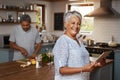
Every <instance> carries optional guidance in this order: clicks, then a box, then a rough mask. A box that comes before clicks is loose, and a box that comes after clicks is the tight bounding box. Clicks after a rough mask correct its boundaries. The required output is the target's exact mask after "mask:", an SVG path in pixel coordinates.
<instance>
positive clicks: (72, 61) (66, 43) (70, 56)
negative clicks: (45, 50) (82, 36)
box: [53, 35, 90, 80]
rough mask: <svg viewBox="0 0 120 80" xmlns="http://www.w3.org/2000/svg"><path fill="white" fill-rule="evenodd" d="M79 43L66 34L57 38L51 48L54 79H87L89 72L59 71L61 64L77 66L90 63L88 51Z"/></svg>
mask: <svg viewBox="0 0 120 80" xmlns="http://www.w3.org/2000/svg"><path fill="white" fill-rule="evenodd" d="M79 44H80V45H79ZM79 44H78V43H77V42H76V41H75V40H73V39H71V38H70V37H68V36H67V35H62V36H61V37H60V38H59V39H58V40H57V42H56V44H55V46H54V48H53V54H54V63H55V80H89V74H90V73H89V72H82V73H76V74H71V75H62V74H60V73H59V68H60V67H63V66H68V67H76V68H77V67H83V66H85V65H86V64H89V63H90V59H89V53H88V51H87V50H86V48H85V47H84V45H83V44H82V43H81V42H80V41H79Z"/></svg>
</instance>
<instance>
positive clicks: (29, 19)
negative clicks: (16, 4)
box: [20, 14, 31, 23]
mask: <svg viewBox="0 0 120 80" xmlns="http://www.w3.org/2000/svg"><path fill="white" fill-rule="evenodd" d="M23 21H27V22H29V23H31V18H30V16H29V15H28V14H24V15H22V16H21V17H20V23H21V22H23Z"/></svg>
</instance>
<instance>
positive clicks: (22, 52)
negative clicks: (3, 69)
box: [20, 47, 28, 56]
mask: <svg viewBox="0 0 120 80" xmlns="http://www.w3.org/2000/svg"><path fill="white" fill-rule="evenodd" d="M20 52H21V54H22V55H23V56H27V55H28V52H27V51H26V49H24V48H22V47H21V48H20Z"/></svg>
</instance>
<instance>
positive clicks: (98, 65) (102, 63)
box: [95, 58, 106, 67]
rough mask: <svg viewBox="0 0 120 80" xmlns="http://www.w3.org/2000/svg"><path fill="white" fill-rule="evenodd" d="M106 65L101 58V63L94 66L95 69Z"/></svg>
mask: <svg viewBox="0 0 120 80" xmlns="http://www.w3.org/2000/svg"><path fill="white" fill-rule="evenodd" d="M105 64H106V60H105V59H104V58H103V59H102V61H101V62H97V63H96V64H95V67H102V66H104V65H105Z"/></svg>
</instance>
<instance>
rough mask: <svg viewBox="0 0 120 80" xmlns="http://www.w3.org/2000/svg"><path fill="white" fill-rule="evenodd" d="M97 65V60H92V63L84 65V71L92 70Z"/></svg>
mask: <svg viewBox="0 0 120 80" xmlns="http://www.w3.org/2000/svg"><path fill="white" fill-rule="evenodd" d="M95 65H96V63H95V62H91V63H90V64H87V65H85V66H84V67H83V71H84V72H91V71H93V69H94V68H95Z"/></svg>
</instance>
